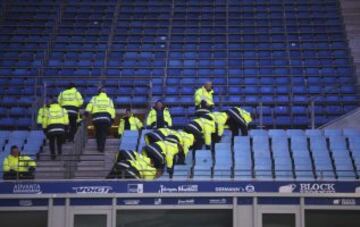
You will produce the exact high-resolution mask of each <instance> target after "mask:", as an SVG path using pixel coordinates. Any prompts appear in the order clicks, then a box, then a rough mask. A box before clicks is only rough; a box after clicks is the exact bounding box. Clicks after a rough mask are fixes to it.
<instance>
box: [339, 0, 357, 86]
mask: <svg viewBox="0 0 360 227" xmlns="http://www.w3.org/2000/svg"><path fill="white" fill-rule="evenodd" d="M340 6H341V11H342V16H343V18H344V24H345V30H346V35H347V39H348V42H349V47H350V49H351V56H352V57H353V61H354V66H355V71H356V78H357V87H358V91H360V89H359V88H360V1H359V0H340Z"/></svg>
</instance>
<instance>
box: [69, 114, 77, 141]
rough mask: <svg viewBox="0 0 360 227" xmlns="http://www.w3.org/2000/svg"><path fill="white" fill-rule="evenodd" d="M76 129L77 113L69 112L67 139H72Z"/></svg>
mask: <svg viewBox="0 0 360 227" xmlns="http://www.w3.org/2000/svg"><path fill="white" fill-rule="evenodd" d="M76 130H77V114H69V131H68V135H67V139H68V140H69V141H74V136H75V133H76Z"/></svg>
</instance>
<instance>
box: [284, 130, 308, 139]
mask: <svg viewBox="0 0 360 227" xmlns="http://www.w3.org/2000/svg"><path fill="white" fill-rule="evenodd" d="M286 134H287V135H288V137H292V136H303V135H305V132H304V130H301V129H288V130H286Z"/></svg>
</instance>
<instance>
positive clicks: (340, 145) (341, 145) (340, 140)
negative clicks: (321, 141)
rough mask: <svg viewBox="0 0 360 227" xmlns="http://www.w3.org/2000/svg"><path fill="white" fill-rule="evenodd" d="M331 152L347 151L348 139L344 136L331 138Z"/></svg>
mask: <svg viewBox="0 0 360 227" xmlns="http://www.w3.org/2000/svg"><path fill="white" fill-rule="evenodd" d="M329 142H330V150H347V149H348V148H347V144H346V138H345V137H344V136H329Z"/></svg>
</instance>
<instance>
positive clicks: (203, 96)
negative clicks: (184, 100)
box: [194, 86, 214, 106]
mask: <svg viewBox="0 0 360 227" xmlns="http://www.w3.org/2000/svg"><path fill="white" fill-rule="evenodd" d="M213 94H214V91H213V90H211V91H207V90H206V88H205V87H204V86H202V87H201V88H199V89H197V90H196V92H195V94H194V102H195V106H199V105H200V103H201V101H202V100H205V101H206V103H207V104H208V105H209V106H213V105H214V97H213Z"/></svg>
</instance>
